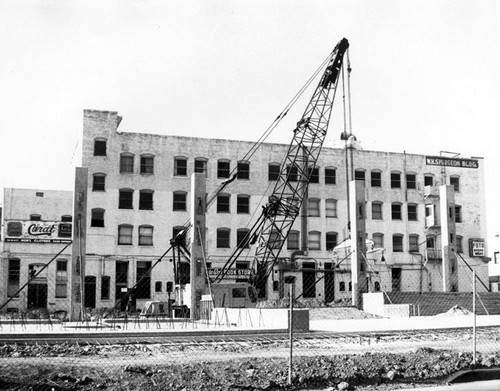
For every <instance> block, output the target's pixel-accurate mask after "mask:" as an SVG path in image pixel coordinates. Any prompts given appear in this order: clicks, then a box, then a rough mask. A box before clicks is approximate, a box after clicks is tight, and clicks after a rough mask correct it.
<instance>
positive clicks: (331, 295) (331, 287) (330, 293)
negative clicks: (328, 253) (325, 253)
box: [325, 262, 335, 303]
mask: <svg viewBox="0 0 500 391" xmlns="http://www.w3.org/2000/svg"><path fill="white" fill-rule="evenodd" d="M333 300H335V272H334V270H333V264H332V263H331V262H326V263H325V303H331V302H332V301H333Z"/></svg>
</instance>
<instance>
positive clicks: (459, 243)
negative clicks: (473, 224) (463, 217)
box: [456, 235, 464, 253]
mask: <svg viewBox="0 0 500 391" xmlns="http://www.w3.org/2000/svg"><path fill="white" fill-rule="evenodd" d="M456 238H457V243H456V249H457V253H463V252H464V243H463V242H464V238H463V237H462V236H460V235H457V236H456Z"/></svg>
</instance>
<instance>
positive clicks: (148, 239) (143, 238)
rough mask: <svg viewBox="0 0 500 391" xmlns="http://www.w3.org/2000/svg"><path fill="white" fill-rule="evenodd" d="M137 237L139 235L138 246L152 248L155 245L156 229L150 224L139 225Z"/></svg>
mask: <svg viewBox="0 0 500 391" xmlns="http://www.w3.org/2000/svg"><path fill="white" fill-rule="evenodd" d="M137 235H138V238H139V239H138V243H137V244H138V245H139V246H144V247H151V246H153V245H154V242H153V235H154V227H153V226H152V225H149V224H143V225H139V226H138V227H137Z"/></svg>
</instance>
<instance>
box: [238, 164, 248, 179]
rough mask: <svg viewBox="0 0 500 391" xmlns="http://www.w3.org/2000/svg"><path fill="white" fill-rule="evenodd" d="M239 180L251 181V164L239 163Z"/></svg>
mask: <svg viewBox="0 0 500 391" xmlns="http://www.w3.org/2000/svg"><path fill="white" fill-rule="evenodd" d="M237 176H238V179H250V163H248V162H238V174H237Z"/></svg>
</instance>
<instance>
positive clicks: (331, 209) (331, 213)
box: [325, 198, 337, 217]
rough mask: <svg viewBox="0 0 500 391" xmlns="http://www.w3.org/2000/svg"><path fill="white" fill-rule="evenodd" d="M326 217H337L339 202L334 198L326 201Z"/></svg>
mask: <svg viewBox="0 0 500 391" xmlns="http://www.w3.org/2000/svg"><path fill="white" fill-rule="evenodd" d="M325 215H326V217H337V200H334V199H333V198H329V199H327V200H325Z"/></svg>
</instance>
